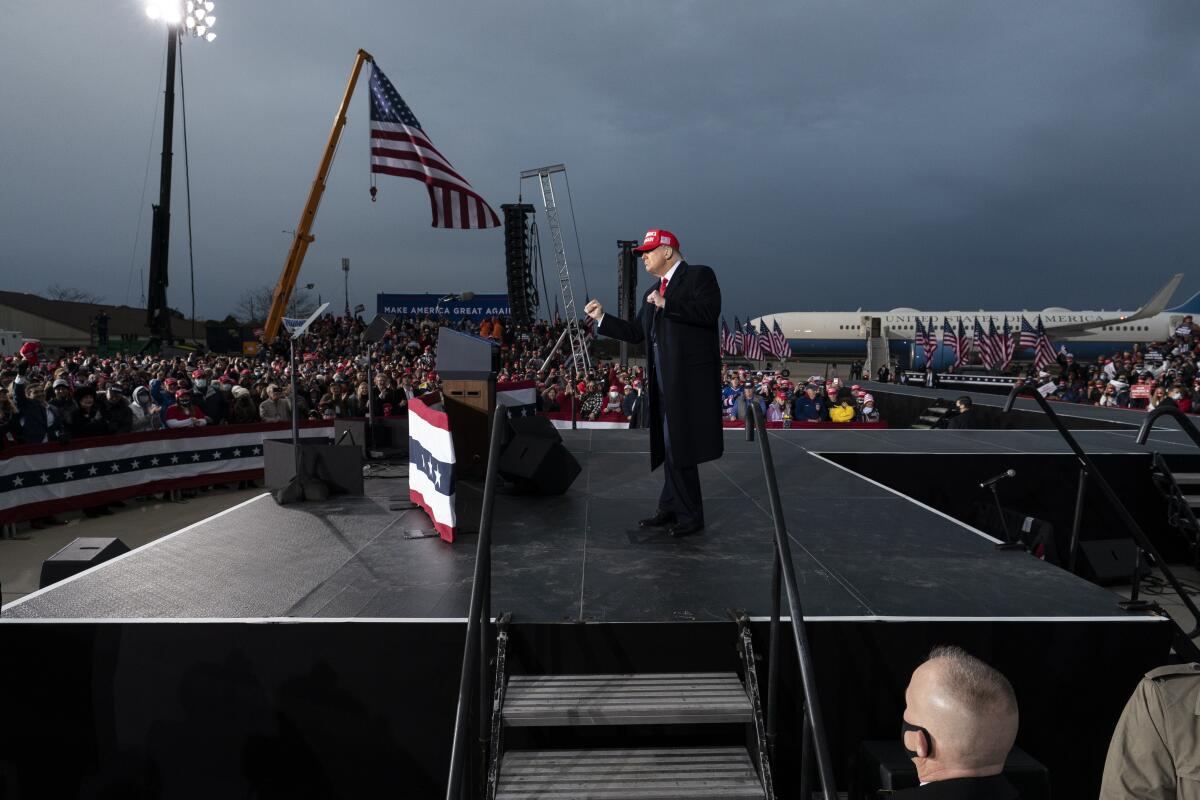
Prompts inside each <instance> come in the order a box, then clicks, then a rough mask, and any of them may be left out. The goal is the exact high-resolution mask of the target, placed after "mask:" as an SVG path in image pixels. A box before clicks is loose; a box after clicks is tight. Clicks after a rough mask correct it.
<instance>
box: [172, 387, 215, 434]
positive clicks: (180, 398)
mask: <svg viewBox="0 0 1200 800" xmlns="http://www.w3.org/2000/svg"><path fill="white" fill-rule="evenodd" d="M166 416H167V427H168V428H199V427H203V426H204V425H207V424H208V420H207V419H206V418H205V416H204V412H203V411H201V410H200V408H199V407H197V406H196V405H195V404H194V403H193V402H192V394H191V392H189V391H188V390H187V389H178V390H176V392H175V402H174V403H172V404H171V407H170V408H168V409H167V415H166Z"/></svg>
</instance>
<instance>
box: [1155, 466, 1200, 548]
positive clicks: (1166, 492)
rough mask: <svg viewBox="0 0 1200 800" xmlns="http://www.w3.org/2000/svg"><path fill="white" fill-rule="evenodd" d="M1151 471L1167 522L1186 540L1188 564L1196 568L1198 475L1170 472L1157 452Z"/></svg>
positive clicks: (1199, 530)
mask: <svg viewBox="0 0 1200 800" xmlns="http://www.w3.org/2000/svg"><path fill="white" fill-rule="evenodd" d="M1151 470H1152V473H1151V477H1152V478H1153V480H1154V485H1155V486H1156V487H1157V488H1158V491H1159V492H1161V493H1162V495H1163V497H1164V498H1166V501H1167V517H1168V521H1169V522H1170V524H1171V526H1172V527H1173V528H1175V529H1176V530H1178V531H1179V532H1180V533H1182V534H1183V536H1184V538H1185V539H1187V543H1188V555H1189V559H1188V561H1189V563H1191V565H1192V566H1193V567H1195V566H1200V521H1197V520H1196V510H1197V509H1200V472H1172V471H1171V468H1170V467H1169V466H1167V462H1166V460H1165V459H1164V458H1163V457H1162V454H1161V453H1155V454H1154V461H1153V464H1152V466H1151Z"/></svg>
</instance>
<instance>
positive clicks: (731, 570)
mask: <svg viewBox="0 0 1200 800" xmlns="http://www.w3.org/2000/svg"><path fill="white" fill-rule="evenodd" d="M564 434H565V435H564V439H565V441H566V442H567V444H568V446H569V447H570V449H571V450H572V452H573V453H574V454H575V455H576V457H577V458H578V459H579V461H580V464H581V465H582V466H583V473H582V474H581V475H580V477H579V479H578V480H577V481H576V482H575V484H574V485H573V486H572V488H571V490H570V491H569V492H568V493H567V494H566V495H563V496H560V497H523V496H512V495H501V496H499V497H498V498H497V502H496V511H495V525H496V527H495V534H494V536H495V540H494V541H495V547H494V552H493V562H494V567H493V569H494V574H493V585H494V587H495V588H494V600H493V607H494V608H495V609H497V610H499V611H511V612H513V614H514V616H515V618H516V619H518V620H521V621H524V622H560V621H609V622H668V621H673V620H723V619H725V618H726V616H727V610H728V609H730V608H744V609H746V610H748V611H749V612H750V614H751V615H753V616H764V615H766V614H768V613H769V611H770V597H769V580H767V578H768V577H769V575H770V568H771V558H772V549H771V531H772V521H771V516H770V512H769V502H768V499H767V495H766V489H765V485H764V482H763V478H762V465H761V458H760V456H759V451H758V445H757V444H756V443H753V442H747V441H746V440H745V434H744V433H742V432H740V431H727V432H726V453H725V456H724V457H723V458H722V459H720V460H719V461H716V462H712V463H709V464H704V465H702V467H701V481H702V486H703V492H704V498H705V513H706V522H707V528H706V529H705V531H704V532H703V533H702V534H700V535H696V536H691V537H687V538H684V539H678V540H677V539H672V538H670V537H668V536H666V535H665V533H663V532H662V531H659V530H653V529H651V530H645V529H639V528H638V527H637V523H636V520H637V518H638V517H641V516H649V515H650V514H652V513H653V511H654V508H655V500H656V498H657V496H658V492H659V489H660V482H661V478H660V476H659V475H658V474H655V475H651V474H650V472H649V470H648V462H649V453H648V452H647V446H648V439H647V436H646V435H645V433H644V432H641V431H599V432H595V431H566V432H564ZM1173 439H1174V437H1173V436H1172V435H1171V434H1169V433H1167V434H1164V435H1161V436H1156V437H1155V446H1156V447H1158V448H1159V449H1167V450H1169V449H1173V448H1178V449H1179V450H1180V451H1181V452H1183V451H1185V448H1184V446H1183V445H1182V444H1181V443H1176V442H1174V441H1173ZM1084 441H1085V446H1086V447H1087V448H1088V449H1089V451H1091V452H1094V453H1133V452H1142V453H1144V452H1145V450H1144V448H1139V447H1138V446H1137V445H1136V444H1135V443H1134V442H1133V441H1132V435H1125V434H1121V433H1118V432H1087V433H1086V434H1085V435H1084ZM771 442H772V448H773V453H774V457H775V462H776V467H777V470H778V474H779V478H780V483H781V489H782V494H783V506H784V510H785V516H786V519H787V523H788V530H789V534H790V536H791V540H792V547H793V553H794V557H795V566H796V570H797V575H798V577H799V580H800V585H801V595H802V599H803V602H804V607H805V613H806V614H808V615H811V616H812V617H814V618H817V619H819V618H824V617H839V618H854V619H900V620H903V619H990V620H997V619H1016V618H1027V619H1055V618H1068V619H1072V618H1107V619H1112V620H1119V621H1122V622H1127V623H1131V624H1138V623H1145V622H1153V621H1154V620H1155V618H1153V617H1147V616H1146V615H1143V614H1126V613H1123V612H1121V611H1120V610H1119V609H1118V608H1117V607H1116V602H1115V598H1114V596H1113V595H1112V593H1110V592H1108V591H1106V590H1105V589H1102V588H1099V587H1096V586H1093V585H1091V584H1089V583H1086V582H1084V581H1082V580H1079V579H1077V578H1075V577H1074V576H1072V575H1069V574H1068V573H1066V572H1064V571H1063V570H1060V569H1057V568H1055V567H1053V566H1051V565H1049V564H1045V563H1043V562H1041V561H1039V560H1037V559H1035V558H1033V557H1031V556H1029V555H1027V554H1025V553H1024V552H1019V551H1018V552H1012V551H1007V552H1006V551H998V550H996V549H995V547H994V545H995V544H996V542H997V540H996V539H994V538H992V537H990V536H988V535H987V534H984V533H982V532H980V531H978V530H975V529H973V528H971V527H969V526H967V525H965V524H963V523H961V522H958V521H956V520H954V519H952V518H950V517H948V516H946V515H945V514H942V513H940V512H938V511H936V510H934V509H932V508H930V507H928V506H926V505H923V504H920V503H917V502H914V501H913V500H911V499H909V498H907V497H905V496H903V495H900V494H898V493H897V492H895V491H893V490H890V489H888V488H886V487H885V486H883V485H881V484H879V483H876V482H875V481H872V480H869V479H866V478H863V477H861V476H860V475H858V474H856V473H854V472H852V471H850V470H849V469H846V468H845V467H843V466H840V465H839V464H837V463H834V462H833V461H831V460H830V459H828V458H825V457H823V456H822V453H870V452H883V453H888V454H892V455H895V454H899V453H914V452H920V453H951V454H995V453H997V452H998V451H1000V452H1010V453H1023V454H1031V453H1046V454H1063V453H1066V452H1068V451H1067V450H1066V448H1065V446H1063V445H1062V443H1061V440H1059V438H1058V437H1057V436H1056V435H1054V434H1052V433H1049V432H1038V431H1025V432H1010V431H964V432H950V431H945V432H931V431H915V430H879V431H876V430H863V431H778V432H772V434H771ZM1190 449H1194V448H1190ZM368 486H369V487H370V490H371V492H370V495H368V496H366V497H342V498H338V499H335V500H331V501H329V502H326V503H320V504H303V505H297V506H287V507H280V506H278V505H276V504H275V502H274V501H273V500H271V499H270V497H269V496H267V495H263V496H261V497H258V498H256V499H253V500H251V501H248V502H246V503H243V504H241V505H240V506H238V507H235V508H233V509H230V510H229V511H227V512H224V513H222V514H220V515H217V516H216V517H213V518H211V519H209V520H205V521H202V522H200V523H198V524H196V525H193V526H191V527H189V528H187V529H185V530H183V531H180V532H178V533H176V534H173V535H171V536H168V537H166V538H164V539H162V540H159V541H157V542H155V543H153V544H151V545H148V546H146V547H143V548H140V549H138V550H136V551H134V552H132V553H130V554H128V555H126V556H124V557H122V558H120V559H117V560H115V561H112V562H109V563H107V564H105V565H103V566H101V567H98V568H96V569H94V570H92V571H90V572H88V573H86V574H84V575H81V576H79V577H77V578H75V579H73V580H70V581H67V582H64V583H61V584H57V585H55V586H52V587H49V588H47V589H46V590H43V591H41V592H37V593H34V594H32V595H30V596H28V597H26V598H24V599H23V600H20V601H18V602H16V603H13V604H10V605H9V606H7V607H6V608H5V609H4V614H3V616H4V617H5V618H7V619H22V618H26V619H27V618H40V619H49V618H66V619H129V618H137V619H146V618H175V617H192V618H218V619H240V618H263V617H299V618H306V617H312V618H400V619H414V618H425V619H446V618H461V617H464V616H465V615H466V612H467V608H468V604H469V599H470V592H471V576H472V570H473V566H474V541H475V539H474V536H471V535H466V536H462V537H460V539H459V541H458V542H456V543H455V544H447V543H445V542H443V541H441V540H440V539H437V538H413V537H414V535H415V534H416V532H417V531H420V530H422V529H424V530H425V531H426V532H427V529H428V524H427V522H426V520H425V519H424V517H423V515H422V514H421V512H419V511H407V512H403V513H399V514H398V513H396V512H393V511H391V510H390V506H391V499H390V498H393V497H401V496H404V495H406V488H407V482H406V481H405V480H404V479H403V478H399V479H395V480H388V479H377V480H372V481H368ZM458 488H459V493H458V497H459V510H460V521H461V524H462V526H463V527H464V528H465V529H467V530H470V529H472V528H473V527H474V526H475V525H476V524H477V520H478V510H477V509H478V502H479V498H480V486H479V485H478V484H474V483H468V482H460V483H459V484H458Z"/></svg>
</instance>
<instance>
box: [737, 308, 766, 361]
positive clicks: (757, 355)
mask: <svg viewBox="0 0 1200 800" xmlns="http://www.w3.org/2000/svg"><path fill="white" fill-rule="evenodd" d="M734 320H735V321H736V320H737V318H736V317H735V318H734ZM763 344H764V343H763V341H762V339H760V338H759V337H758V333H757V332H756V331H755V330H754V323H753V322H751V321H750V320H748V319H747V320H746V327H745V328H743V329H742V352H743V353H744V354H745V355H746V358H749V359H750V360H752V361H758V360H759V359H761V358H762V357H763V356H764V355H766V354H765V353H763Z"/></svg>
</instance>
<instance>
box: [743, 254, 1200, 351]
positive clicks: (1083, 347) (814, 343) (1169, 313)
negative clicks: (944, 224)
mask: <svg viewBox="0 0 1200 800" xmlns="http://www.w3.org/2000/svg"><path fill="white" fill-rule="evenodd" d="M1182 280H1183V273H1178V274H1176V275H1175V276H1174V277H1172V278H1171V279H1170V280H1169V281H1167V282H1166V284H1165V285H1163V287H1162V288H1161V289H1159V290H1158V291H1157V292H1155V293H1154V295H1153V296H1152V297H1151V298H1150V299H1149V300H1147V301H1146V303H1145V304H1143V305H1142V306H1141V308H1138V309H1137V310H1136V311H1105V310H1100V311H1071V310H1069V309H1066V308H1057V307H1054V308H1044V309H1042V310H1040V311H1032V310H1029V309H1023V310H1020V311H988V310H983V309H980V310H977V311H967V310H963V311H920V310H917V309H914V308H893V309H892V310H891V311H863V310H862V309H859V310H858V311H792V312H785V313H778V314H766V315H763V316H761V317H757V318H755V319H753V320H751V322H752V324H754V325H755V327H756V328H757V327H758V326H759V325H760V324H765V325H766V327H767V329H768V330H773V326H774V324H775V323H776V322H778V323H779V327H780V328H781V329H782V330H783V332H784V335H785V336H786V337H787V340H788V343H789V344H790V345H791V348H792V355H793V356H795V357H801V358H803V357H813V358H820V359H826V358H831V357H837V358H861V357H863V356H865V355H866V352H867V341H868V339H870V338H871V337H872V336H881V337H883V338H885V339H886V341H887V343H888V349H889V351H890V353H891V355H892V357H893V358H897V359H899V360H900V363H902V364H904V363H908V364H911V365H914V366H916V365H923V364H924V363H925V353H924V351H923V350H922V348H920V347H918V346H917V345H916V342H915V336H916V323H917V320H918V319H920V320H921V324H922V325H924V326H926V328H928V327H929V326H930V321H931V320H932V325H933V332H934V333H935V334H936V336H937V341H938V347H937V351H936V352H935V354H934V365H935V366H937V367H940V366H944V365H945V364H944V362H948V361H949V360H950V355H949V354H948V353H946V354H943V353H942V344H941V342H942V323H943V320H949V321H950V325H951V327H952V328H954V329H955V330H957V329H958V322H959V320H960V319H961V320H962V323H963V327H964V328H965V329H966V331H967V335H968V337H969V336H971V334H972V332H973V331H974V327H975V320H977V319H978V320H979V322H980V324H981V325H982V326H983V330H984V331H985V332H986V331H987V330H988V321H989V320H991V321H992V322H994V323H995V325H996V330H997V331H1000V330H1002V329H1003V326H1004V321H1005V319H1007V320H1008V323H1009V325H1010V326H1011V328H1012V329H1013V330H1014V331H1016V332H1019V331H1020V330H1021V319H1022V318H1024V319H1025V321H1027V322H1028V323H1029V324H1030V325H1032V326H1034V327H1036V326H1037V320H1038V318H1039V317H1040V318H1041V321H1042V325H1043V327H1045V329H1046V335H1047V336H1048V337H1049V339H1050V340H1051V342H1052V343H1053V344H1054V347H1055V350H1057V349H1058V348H1059V346H1060V345H1065V346H1066V348H1067V351H1068V352H1069V353H1071V354H1072V355H1075V356H1077V357H1080V358H1089V357H1093V358H1094V357H1096V356H1100V355H1111V354H1113V353H1114V352H1117V351H1121V350H1128V349H1130V348H1131V346H1132V345H1134V344H1142V345H1144V344H1147V343H1149V342H1161V341H1163V340H1164V339H1166V338H1167V337H1169V336H1170V335H1171V334H1172V333H1173V332H1174V331H1175V329H1176V328H1177V327H1178V326H1179V324H1180V323H1181V322H1182V321H1183V318H1184V317H1185V316H1189V315H1193V314H1195V315H1200V292H1197V293H1196V294H1194V295H1192V296H1191V297H1190V298H1188V299H1187V300H1186V301H1184V302H1183V303H1182V304H1180V305H1178V306H1175V307H1174V308H1167V307H1166V305H1167V301H1168V300H1170V298H1171V295H1172V294H1174V293H1175V289H1176V288H1177V287H1178V286H1179V283H1180V281H1182ZM1024 352H1025V353H1029V352H1030V351H1029V350H1028V349H1026V350H1025V351H1024ZM1020 355H1021V351H1020V350H1018V356H1019V357H1020Z"/></svg>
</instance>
